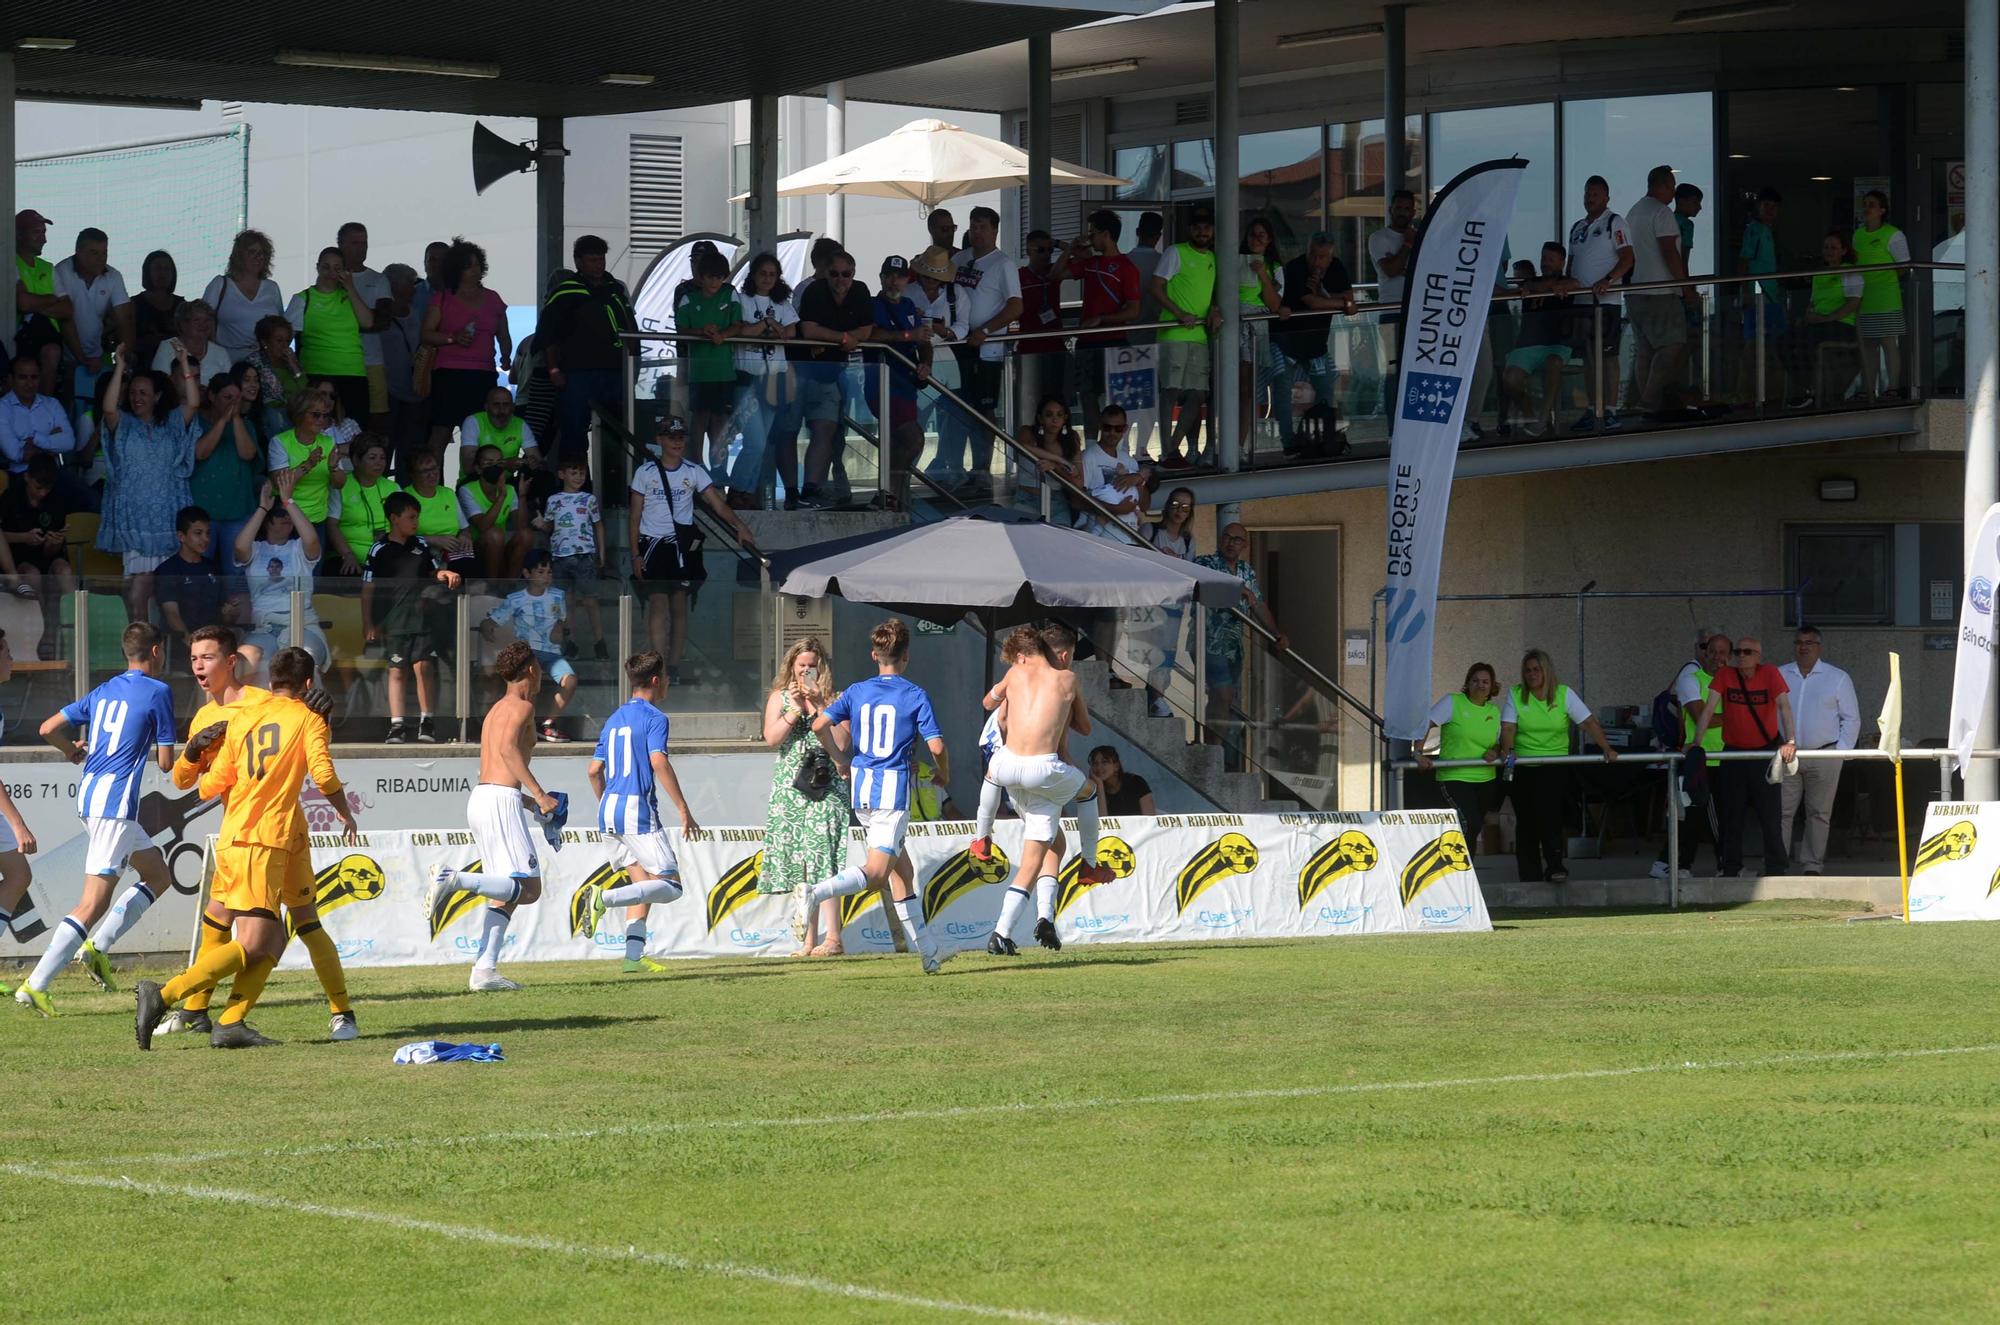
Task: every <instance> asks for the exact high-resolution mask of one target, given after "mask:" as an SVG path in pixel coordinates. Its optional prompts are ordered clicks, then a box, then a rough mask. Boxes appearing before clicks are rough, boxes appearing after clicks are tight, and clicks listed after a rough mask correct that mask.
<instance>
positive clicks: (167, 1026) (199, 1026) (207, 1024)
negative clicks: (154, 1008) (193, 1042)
mask: <svg viewBox="0 0 2000 1325" xmlns="http://www.w3.org/2000/svg"><path fill="white" fill-rule="evenodd" d="M214 1030H215V1024H214V1023H213V1022H211V1021H209V1019H208V1009H207V1008H195V1009H193V1010H189V1009H187V1008H175V1009H174V1010H173V1011H171V1012H169V1013H168V1014H167V1015H166V1016H164V1017H162V1018H160V1024H159V1025H157V1026H155V1027H154V1028H153V1034H155V1035H179V1034H180V1033H182V1032H183V1031H185V1032H187V1033H189V1034H191V1035H209V1034H212V1033H213V1032H214Z"/></svg>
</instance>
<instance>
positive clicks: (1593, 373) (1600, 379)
mask: <svg viewBox="0 0 2000 1325" xmlns="http://www.w3.org/2000/svg"><path fill="white" fill-rule="evenodd" d="M1590 407H1591V408H1592V409H1593V410H1595V411H1596V412H1597V422H1598V425H1599V426H1600V427H1602V426H1603V424H1604V416H1605V415H1607V414H1609V413H1611V409H1610V407H1609V406H1608V405H1606V404H1605V402H1604V305H1603V304H1601V303H1596V302H1593V303H1592V304H1591V305H1590Z"/></svg>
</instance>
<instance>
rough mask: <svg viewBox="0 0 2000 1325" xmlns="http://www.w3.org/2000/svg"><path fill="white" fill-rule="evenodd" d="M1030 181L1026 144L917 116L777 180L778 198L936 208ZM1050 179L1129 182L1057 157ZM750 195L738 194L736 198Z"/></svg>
mask: <svg viewBox="0 0 2000 1325" xmlns="http://www.w3.org/2000/svg"><path fill="white" fill-rule="evenodd" d="M1027 178H1028V153H1027V151H1026V149H1024V148H1019V147H1013V146H1010V145H1009V144H1007V143H1003V142H998V141H996V140H994V139H992V138H986V137H983V136H981V135H979V134H976V133H969V132H967V131H966V130H964V129H961V128H959V127H958V126H957V125H956V124H947V123H945V122H944V121H943V120H911V121H910V122H909V123H908V124H905V125H904V126H903V127H902V128H900V129H897V130H896V131H895V132H894V133H891V134H888V135H886V136H884V137H881V138H877V139H876V140H875V141H874V142H872V143H867V144H864V145H863V146H861V147H857V148H855V149H854V150H853V151H851V152H843V153H841V154H840V155H839V156H837V157H834V158H833V159H832V160H831V161H822V162H821V163H820V164H818V165H816V166H809V167H807V168H806V169H804V170H799V171H794V172H793V173H792V174H789V175H787V176H785V177H784V178H783V179H781V180H779V181H778V196H779V197H780V198H801V197H805V196H808V195H811V194H822V193H827V194H831V193H846V194H854V195H857V196H861V197H868V198H908V199H910V200H911V201H912V202H916V203H919V204H921V205H923V206H925V207H935V206H937V205H938V204H939V203H941V202H943V201H944V200H945V199H947V198H956V197H959V196H960V195H961V194H966V193H983V192H985V191H986V190H988V189H1004V188H1011V187H1015V186H1018V185H1021V184H1023V183H1025V182H1026V181H1027ZM1049 179H1050V181H1051V182H1052V183H1056V184H1071V185H1079V184H1089V185H1113V184H1125V183H1129V182H1130V181H1128V180H1122V179H1119V178H1118V177H1117V176H1116V175H1106V174H1102V173H1100V172H1098V171H1095V170H1085V169H1084V168H1083V167H1082V166H1073V165H1071V164H1069V163H1068V162H1067V161H1055V160H1051V161H1050V162H1049ZM748 196H749V195H748V194H738V195H737V196H736V198H734V199H732V200H731V201H741V200H742V199H743V198H746V197H748Z"/></svg>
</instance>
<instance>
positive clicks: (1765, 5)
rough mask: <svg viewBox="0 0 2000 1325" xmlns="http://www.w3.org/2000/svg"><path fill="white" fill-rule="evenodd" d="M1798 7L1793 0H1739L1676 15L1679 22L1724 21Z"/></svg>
mask: <svg viewBox="0 0 2000 1325" xmlns="http://www.w3.org/2000/svg"><path fill="white" fill-rule="evenodd" d="M1793 8H1796V6H1795V5H1794V3H1793V0H1739V3H1736V4H1731V5H1702V6H1700V7H1699V8H1696V9H1683V10H1681V11H1680V12H1679V13H1678V14H1675V15H1674V22H1675V23H1677V24H1683V25H1685V24H1689V23H1722V22H1726V21H1728V20H1729V19H1732V18H1749V17H1751V16H1752V15H1754V14H1782V13H1784V12H1785V11H1786V10H1788V9H1793Z"/></svg>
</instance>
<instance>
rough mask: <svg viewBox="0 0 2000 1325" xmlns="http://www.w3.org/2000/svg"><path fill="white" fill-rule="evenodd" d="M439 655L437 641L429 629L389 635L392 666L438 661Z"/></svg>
mask: <svg viewBox="0 0 2000 1325" xmlns="http://www.w3.org/2000/svg"><path fill="white" fill-rule="evenodd" d="M439 656H440V655H439V653H438V648H437V641H436V639H435V638H434V637H433V636H432V635H431V633H430V632H429V631H428V630H420V631H418V632H417V633H416V634H414V635H391V636H389V652H388V659H389V665H390V666H391V667H408V666H409V665H410V664H412V663H420V662H436V661H437V660H438V658H439Z"/></svg>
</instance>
